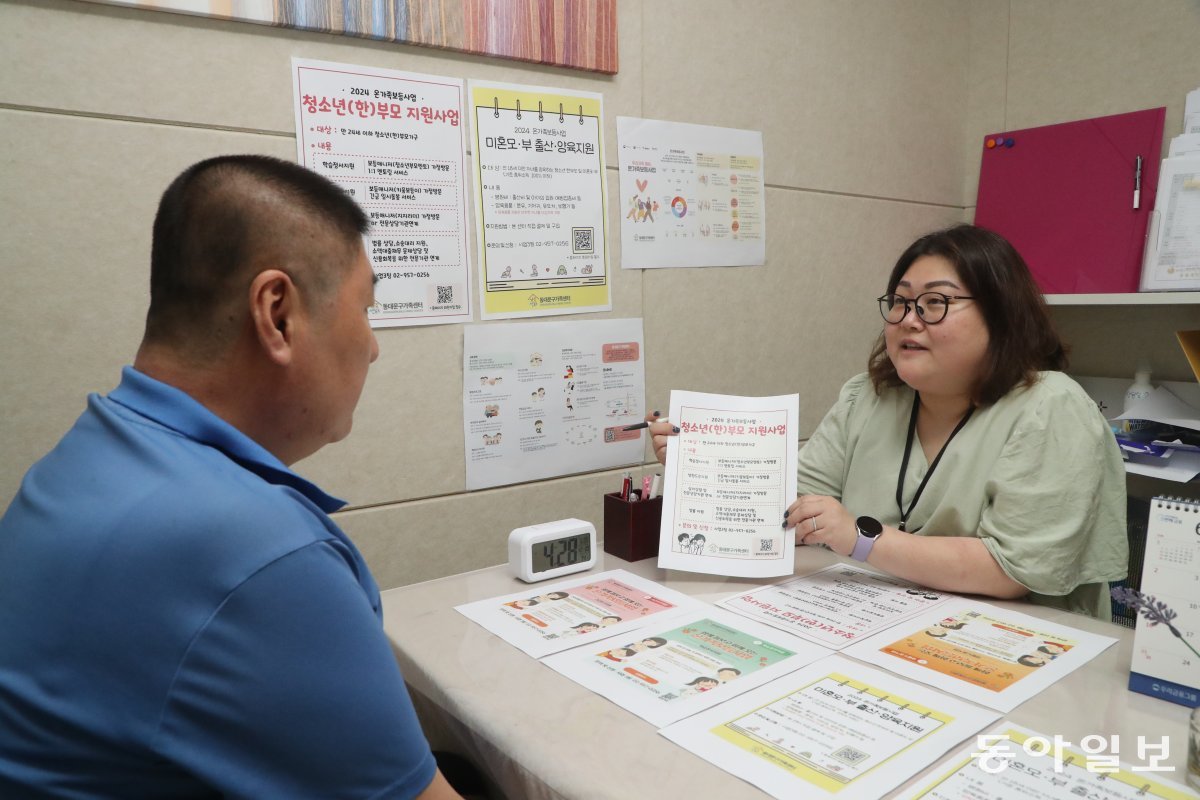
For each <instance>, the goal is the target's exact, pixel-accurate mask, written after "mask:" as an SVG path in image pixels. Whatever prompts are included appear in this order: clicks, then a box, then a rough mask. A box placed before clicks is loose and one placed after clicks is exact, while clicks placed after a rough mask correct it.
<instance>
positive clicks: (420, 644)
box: [383, 548, 1188, 800]
mask: <svg viewBox="0 0 1200 800" xmlns="http://www.w3.org/2000/svg"><path fill="white" fill-rule="evenodd" d="M839 560H844V559H839V558H838V557H837V556H835V555H833V554H832V553H830V552H828V551H825V550H821V549H817V548H801V549H800V550H797V552H796V562H797V564H796V571H797V572H798V573H802V572H808V571H811V570H814V569H818V568H820V567H823V566H826V565H828V564H831V563H834V562H836V561H839ZM654 564H655V559H647V560H644V561H639V562H634V563H630V562H627V561H623V560H621V559H619V558H616V557H614V556H610V555H608V554H607V553H603V552H602V553H600V554H599V558H598V560H597V563H596V566H595V568H594V569H593V571H594V572H602V571H604V570H607V569H627V570H629V571H631V572H634V573H636V574H638V575H642V576H645V577H647V578H649V579H651V580H654V581H657V582H659V583H662V584H664V585H666V586H669V587H671V588H672V589H676V590H678V591H681V592H685V593H687V594H690V595H693V596H695V597H698V598H700V599H702V600H707V601H710V602H712V601H716V600H719V599H721V598H724V597H727V596H729V595H731V594H734V593H735V592H738V591H742V590H745V589H748V588H751V587H753V586H757V585H761V584H762V583H767V582H768V581H757V580H743V579H737V578H726V577H721V576H714V575H698V574H696V573H691V572H678V571H668V570H660V569H658V568H657V567H655V566H654ZM572 577H577V576H572ZM534 585H535V586H536V585H537V584H534ZM527 586H529V584H525V583H522V582H521V581H518V580H517V579H516V578H514V577H512V576H511V574H509V572H508V570H507V567H504V566H500V567H492V568H489V569H484V570H480V571H477V572H469V573H466V574H463V575H455V576H452V577H449V578H441V579H438V580H434V581H429V582H426V583H421V584H415V585H413V586H406V587H403V588H400V589H392V590H390V591H387V592H384V593H383V611H384V627H385V629H386V631H387V634H388V636H389V637H390V638H391V640H392V643H393V646H394V649H395V651H396V657H397V659H398V660H399V662H400V666H401V668H402V669H403V671H404V676H405V678H406V679H407V681H408V684H409V686H410V688H411V690H412V694H413V701H414V703H415V704H416V705H417V711H418V713H419V714H420V716H421V720H422V723H423V724H424V725H425V729H426V733H427V734H428V735H429V737H430V741H431V742H432V744H433V745H434V747H435V749H436V748H444V749H448V750H454V751H456V752H459V753H462V754H463V755H466V756H468V757H469V758H471V759H472V760H473V761H474V762H475V763H476V764H477V765H479V766H480V767H481V768H482V769H483V770H484V771H485V772H486V773H487V775H488V777H489V778H490V779H491V780H492V781H493V782H494V785H495V787H496V788H497V789H499V791H500V792H502V793H503V796H505V797H507V798H508V799H509V800H525V798H528V799H529V800H539V799H540V798H568V799H569V800H577V799H578V800H606V799H608V798H611V800H632V799H633V798H666V797H672V798H675V797H680V798H682V797H686V798H695V799H696V800H703V799H704V798H713V800H731V798H742V797H745V798H756V797H766V795H765V794H763V793H762V792H760V791H759V790H758V789H757V788H755V787H753V786H751V785H750V784H748V783H745V782H744V781H742V780H740V779H738V778H736V777H734V776H733V775H730V774H729V773H727V772H725V771H724V770H721V769H718V768H717V767H715V766H713V765H711V764H709V763H707V762H705V761H704V760H702V759H700V758H698V757H697V756H694V755H692V754H691V753H690V752H688V751H686V750H683V749H682V748H680V747H678V746H676V745H675V744H673V743H671V742H669V741H667V740H666V739H664V738H663V737H661V736H659V735H658V734H657V732H656V731H655V729H654V727H653V726H651V725H650V724H649V723H648V722H645V721H643V720H641V719H639V718H638V717H636V716H634V715H633V714H631V713H629V712H628V711H626V710H624V709H622V708H620V707H619V706H617V705H615V704H613V703H611V702H609V701H608V700H606V699H604V698H603V697H600V696H599V695H596V694H593V693H591V692H589V691H588V690H587V689H585V688H583V687H582V686H579V685H578V684H576V683H574V682H573V681H571V680H569V679H567V678H565V677H563V676H562V675H559V674H558V673H557V672H554V671H553V670H551V669H549V668H548V667H543V666H542V665H541V664H540V663H538V662H537V661H536V660H534V659H532V658H530V657H529V656H527V655H525V654H524V653H522V652H521V651H520V650H518V649H516V648H515V647H513V646H512V645H509V644H507V643H506V642H504V641H503V640H501V639H500V638H498V637H496V636H494V635H493V634H491V633H489V632H488V631H486V630H484V629H483V628H481V627H480V626H478V625H476V624H475V623H473V622H471V621H470V620H468V619H467V618H466V617H464V616H462V615H461V614H459V613H458V612H457V611H455V610H454V606H457V605H460V604H462V603H467V602H471V601H474V600H484V599H486V598H489V597H495V596H498V595H503V594H509V593H513V592H518V591H521V590H522V589H523V588H525V587H527ZM988 602H989V603H994V604H995V605H998V606H1003V607H1009V608H1017V609H1020V610H1021V611H1023V612H1025V613H1028V614H1032V615H1035V616H1038V617H1041V618H1043V619H1048V620H1051V621H1054V622H1059V623H1062V624H1064V625H1071V626H1074V627H1076V628H1081V629H1083V630H1087V631H1092V632H1094V633H1102V634H1105V635H1108V636H1114V637H1119V639H1120V641H1119V642H1118V643H1117V644H1116V645H1114V646H1113V647H1110V648H1109V649H1108V650H1106V651H1105V652H1104V653H1103V654H1102V655H1101V656H1100V657H1099V658H1096V659H1095V660H1093V661H1092V662H1091V663H1089V664H1087V665H1086V666H1084V667H1082V668H1080V669H1079V670H1077V671H1075V672H1073V673H1072V674H1071V675H1069V676H1067V677H1066V678H1065V679H1063V680H1061V681H1059V682H1058V683H1056V684H1054V685H1053V686H1052V687H1051V688H1049V689H1048V690H1046V691H1045V692H1042V693H1041V694H1039V695H1038V696H1036V697H1035V698H1033V699H1032V700H1030V701H1029V702H1027V703H1025V704H1023V705H1021V706H1020V707H1018V708H1017V709H1016V710H1015V711H1013V712H1012V713H1010V714H1008V715H1007V716H1005V717H1004V719H1007V720H1011V721H1012V722H1016V723H1018V724H1021V725H1026V726H1028V727H1030V728H1033V729H1034V730H1037V731H1038V732H1040V733H1043V734H1046V735H1049V736H1053V735H1054V734H1060V735H1062V736H1063V737H1064V738H1065V739H1066V740H1067V741H1069V742H1072V743H1074V744H1078V742H1079V741H1080V739H1082V738H1083V737H1084V736H1087V735H1089V734H1104V735H1106V736H1107V735H1110V734H1114V733H1115V734H1120V737H1121V739H1120V744H1121V746H1120V754H1121V758H1122V760H1124V761H1127V762H1129V763H1132V764H1137V763H1139V761H1138V758H1137V750H1136V742H1137V737H1138V736H1145V737H1148V738H1149V739H1151V740H1152V741H1154V742H1157V741H1159V740H1160V739H1161V738H1162V737H1163V736H1167V737H1169V741H1170V748H1171V749H1170V757H1169V759H1168V763H1170V764H1171V765H1172V766H1174V767H1175V771H1174V772H1169V773H1144V774H1147V775H1148V776H1150V777H1155V776H1157V777H1167V778H1171V779H1172V780H1175V781H1177V782H1179V783H1183V782H1184V780H1185V772H1184V764H1185V761H1186V758H1187V752H1186V751H1187V717H1188V709H1186V708H1184V707H1182V706H1177V705H1175V704H1173V703H1167V702H1165V701H1162V700H1156V699H1154V698H1150V697H1146V696H1144V695H1140V694H1135V693H1133V692H1130V691H1128V690H1127V689H1126V682H1127V680H1128V678H1129V663H1130V653H1131V648H1132V646H1133V631H1131V630H1128V629H1126V628H1121V627H1119V626H1116V625H1112V624H1109V623H1104V622H1098V621H1096V620H1093V619H1089V618H1087V617H1081V616H1078V615H1075V614H1070V613H1067V612H1065V611H1057V610H1053V609H1047V608H1042V607H1040V606H1033V605H1030V604H1027V603H1019V602H1017V603H1014V602H1006V601H999V600H990V599H989V600H988ZM972 741H973V740H972ZM927 773H928V770H927V772H926V773H922V774H921V775H919V776H918V777H917V778H915V779H914V780H913V781H912V782H910V784H911V783H920V782H923V781H924V780H925V779H926V777H927ZM910 784H905V787H908V786H909V785H910ZM668 786H669V787H670V789H669V790H668V789H667V788H666V787H668ZM902 788H903V787H902ZM497 796H498V795H497Z"/></svg>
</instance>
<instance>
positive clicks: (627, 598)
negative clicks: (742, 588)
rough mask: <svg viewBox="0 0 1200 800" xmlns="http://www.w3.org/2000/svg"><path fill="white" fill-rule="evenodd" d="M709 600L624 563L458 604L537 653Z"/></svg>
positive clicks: (596, 637) (641, 624)
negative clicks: (620, 566) (628, 569)
mask: <svg viewBox="0 0 1200 800" xmlns="http://www.w3.org/2000/svg"><path fill="white" fill-rule="evenodd" d="M704 605H705V604H704V603H701V602H700V601H699V600H694V599H693V598H691V597H688V596H687V595H685V594H682V593H680V592H677V591H675V590H673V589H668V588H667V587H665V586H660V585H659V584H657V583H655V582H654V581H648V580H646V579H645V578H639V577H638V576H637V575H634V574H633V573H631V572H626V571H625V570H623V569H614V570H610V571H608V572H600V573H597V574H595V575H586V576H584V577H581V578H572V579H570V580H565V581H560V582H558V583H552V584H550V585H548V586H537V587H534V586H531V587H530V588H529V589H527V590H525V591H522V592H517V593H515V594H511V595H504V596H501V597H493V598H490V599H488V600H477V601H475V602H474V603H466V604H464V605H461V606H455V610H456V611H458V612H459V613H460V614H462V615H463V616H465V617H467V618H468V619H470V620H472V621H474V622H476V623H478V624H480V625H482V626H483V627H485V628H487V629H488V630H489V631H491V632H492V633H494V634H496V635H497V636H499V637H500V638H501V639H503V640H504V641H506V642H508V643H509V644H511V645H512V646H513V647H517V648H520V649H521V650H524V651H525V652H526V653H528V654H529V655H531V656H533V657H534V658H541V657H543V656H548V655H550V654H551V653H557V652H559V651H560V650H568V649H570V648H572V647H578V646H580V645H582V644H587V643H589V642H595V641H598V640H600V639H601V638H604V637H607V636H612V635H615V634H618V633H627V632H629V631H633V630H636V629H638V628H642V627H644V626H645V625H646V624H647V622H649V621H650V620H652V619H655V618H656V617H655V615H657V614H661V613H664V612H683V611H691V610H694V609H698V608H701V607H703V606H704Z"/></svg>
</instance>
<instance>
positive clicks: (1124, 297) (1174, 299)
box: [1042, 292, 1200, 306]
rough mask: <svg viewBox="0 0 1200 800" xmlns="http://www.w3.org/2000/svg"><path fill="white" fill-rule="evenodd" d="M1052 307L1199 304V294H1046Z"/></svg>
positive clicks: (1047, 302)
mask: <svg viewBox="0 0 1200 800" xmlns="http://www.w3.org/2000/svg"><path fill="white" fill-rule="evenodd" d="M1042 296H1043V297H1045V298H1046V304H1047V305H1052V306H1167V305H1190V304H1193V303H1200V292H1130V293H1128V294H1117V293H1114V294H1047V295H1042Z"/></svg>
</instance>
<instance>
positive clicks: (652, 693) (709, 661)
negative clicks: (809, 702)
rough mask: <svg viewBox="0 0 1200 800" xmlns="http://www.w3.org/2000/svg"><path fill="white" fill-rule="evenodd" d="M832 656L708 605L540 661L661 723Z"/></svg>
mask: <svg viewBox="0 0 1200 800" xmlns="http://www.w3.org/2000/svg"><path fill="white" fill-rule="evenodd" d="M827 655H829V651H828V650H826V649H824V648H822V647H818V646H816V645H813V644H809V643H808V642H804V641H801V640H800V639H797V638H796V637H794V636H789V635H788V634H786V633H783V632H782V631H778V630H775V629H773V628H768V627H767V626H765V625H761V624H759V623H757V622H754V621H753V620H748V619H746V618H744V617H739V616H737V615H735V614H730V613H729V612H727V611H722V610H720V609H716V608H708V609H705V610H704V611H700V612H693V613H689V614H685V615H683V616H675V617H673V618H670V619H663V620H661V621H658V622H656V623H655V624H654V625H647V626H646V627H644V628H641V629H640V630H638V631H636V632H635V633H634V634H633V635H629V634H623V635H621V636H614V637H610V638H608V639H605V640H604V641H601V642H596V643H595V644H594V645H592V646H590V647H578V648H576V649H574V650H570V651H567V652H565V653H558V654H556V655H552V656H548V657H547V658H545V659H543V661H542V663H543V664H545V665H546V666H548V667H550V668H551V669H553V670H555V671H557V672H561V673H562V674H563V675H566V676H567V677H568V678H570V679H571V680H573V681H575V682H576V683H578V684H580V685H582V686H584V687H586V688H588V689H591V690H592V691H593V692H596V693H598V694H601V695H603V696H604V697H607V698H608V699H609V700H612V701H613V702H614V703H616V704H617V705H619V706H621V707H622V708H625V709H627V710H629V711H632V712H633V713H634V714H637V715H638V716H639V717H641V718H642V719H644V720H646V721H648V722H651V723H653V724H654V725H655V727H660V728H661V727H663V726H664V725H669V724H671V723H672V722H676V721H678V720H680V719H683V718H684V717H686V716H690V715H691V714H694V713H696V712H697V711H702V710H703V709H706V708H711V707H712V706H714V705H716V704H717V703H720V702H722V701H724V700H727V699H729V698H730V697H734V696H735V695H738V694H741V693H742V692H745V691H748V690H750V689H753V688H754V687H756V686H760V685H762V684H764V683H766V682H767V681H770V680H773V679H775V678H777V677H779V676H780V675H784V674H786V673H788V672H791V671H792V670H796V669H799V668H800V667H802V666H804V665H805V664H809V663H811V662H813V661H816V660H817V659H819V658H823V657H825V656H827Z"/></svg>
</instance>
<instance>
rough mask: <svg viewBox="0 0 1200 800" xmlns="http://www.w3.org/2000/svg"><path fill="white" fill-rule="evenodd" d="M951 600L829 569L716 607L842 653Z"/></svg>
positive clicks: (857, 570) (871, 575)
mask: <svg viewBox="0 0 1200 800" xmlns="http://www.w3.org/2000/svg"><path fill="white" fill-rule="evenodd" d="M953 596H954V595H948V594H944V593H942V592H934V591H931V590H929V589H923V588H921V587H920V586H915V585H913V584H911V583H908V582H906V581H902V580H900V579H899V578H893V577H891V576H889V575H880V574H878V573H876V572H871V571H870V570H866V569H863V568H862V567H856V566H854V565H852V564H834V565H832V566H829V567H825V568H824V569H820V570H817V571H816V572H812V573H810V574H808V575H802V576H800V577H797V578H793V579H792V580H789V581H784V582H783V583H777V584H775V585H773V586H762V587H759V588H757V589H752V590H750V591H749V592H745V593H743V594H739V595H734V596H733V597H728V598H726V599H724V600H722V601H720V602H719V603H718V604H717V605H719V606H723V607H724V608H728V609H729V610H730V611H735V612H737V613H738V614H742V615H744V616H747V617H750V618H751V619H757V620H760V621H762V622H765V623H766V624H768V625H772V626H774V627H776V628H779V629H780V630H784V631H787V632H788V633H791V634H795V635H796V636H799V637H801V638H804V639H807V640H808V641H810V642H816V643H817V644H819V645H821V646H823V647H828V648H829V649H831V650H841V649H842V648H843V647H847V646H849V645H851V644H853V643H854V642H857V641H859V640H861V639H864V638H866V637H868V636H871V635H872V634H875V633H878V632H879V631H881V630H883V629H884V628H889V627H891V626H892V625H895V624H897V623H899V622H903V621H904V620H906V619H910V618H912V617H915V616H917V615H918V614H922V613H924V612H926V611H928V610H929V609H931V608H933V607H934V606H938V605H941V604H942V603H945V602H946V601H948V600H950V599H951V598H952V597H953Z"/></svg>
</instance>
